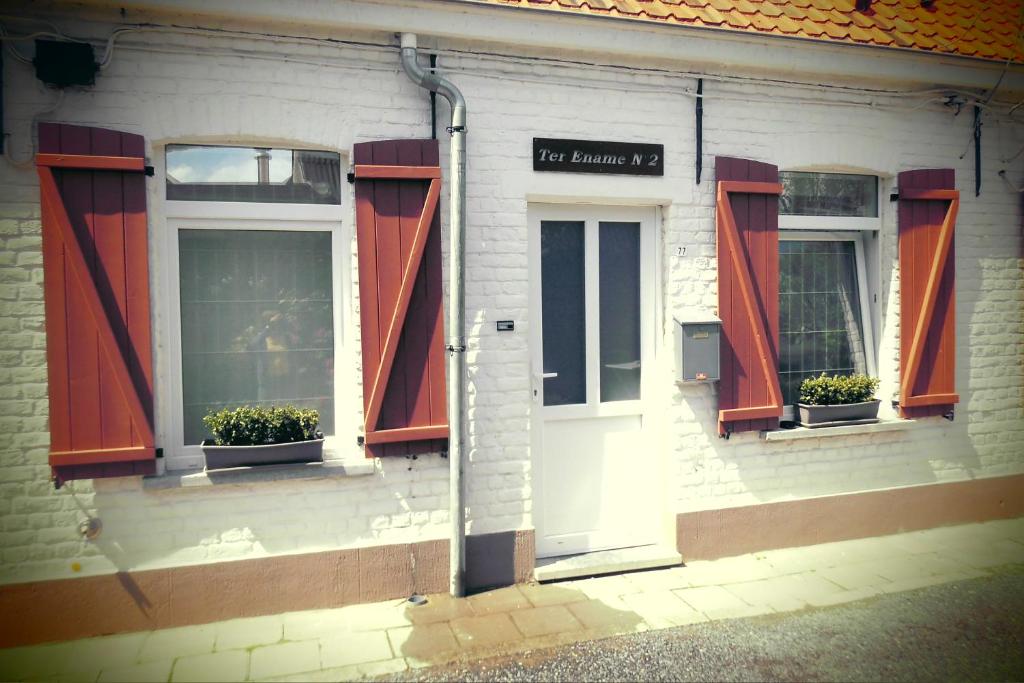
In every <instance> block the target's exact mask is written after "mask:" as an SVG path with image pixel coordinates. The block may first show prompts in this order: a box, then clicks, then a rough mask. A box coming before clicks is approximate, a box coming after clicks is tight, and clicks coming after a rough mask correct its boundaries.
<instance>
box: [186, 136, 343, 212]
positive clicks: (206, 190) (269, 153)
mask: <svg viewBox="0 0 1024 683" xmlns="http://www.w3.org/2000/svg"><path fill="white" fill-rule="evenodd" d="M167 198H168V199H173V200H186V201H214V202H278V203H285V204H340V203H341V156H340V155H339V154H338V153H336V152H315V151H309V150H291V149H269V148H253V147H211V146H198V145H168V146H167Z"/></svg>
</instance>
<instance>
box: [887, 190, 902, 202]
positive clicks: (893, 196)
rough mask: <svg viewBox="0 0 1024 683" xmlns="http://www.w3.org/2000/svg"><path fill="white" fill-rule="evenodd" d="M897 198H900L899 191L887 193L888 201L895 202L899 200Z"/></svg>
mask: <svg viewBox="0 0 1024 683" xmlns="http://www.w3.org/2000/svg"><path fill="white" fill-rule="evenodd" d="M899 199H900V193H899V192H893V193H892V194H891V195H889V201H890V202H896V201H899Z"/></svg>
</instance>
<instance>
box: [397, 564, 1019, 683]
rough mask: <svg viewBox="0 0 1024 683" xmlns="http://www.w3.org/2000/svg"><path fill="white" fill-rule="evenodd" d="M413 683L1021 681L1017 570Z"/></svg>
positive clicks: (446, 672) (504, 661) (444, 673)
mask: <svg viewBox="0 0 1024 683" xmlns="http://www.w3.org/2000/svg"><path fill="white" fill-rule="evenodd" d="M387 680H410V681H464V680H470V681H623V680H625V681H632V680H641V681H679V680H683V681H723V680H725V681H765V680H780V681H932V680H943V681H1022V680H1024V566H1013V567H1007V568H1005V570H1004V571H1003V572H1001V573H1000V574H999V575H997V576H993V577H986V578H982V579H973V580H970V581H961V582H957V583H952V584H946V585H943V586H935V587H932V588H925V589H921V590H916V591H910V592H907V593H900V594H896V595H886V596H880V597H877V598H872V599H870V600H864V601H861V602H857V603H853V604H849V605H842V606H838V607H828V608H822V609H809V610H804V611H801V612H791V613H787V614H778V615H771V616H764V617H756V618H751V619H735V620H729V621H719V622H714V623H707V624H699V625H695V626H684V627H679V628H672V629H665V630H660V631H653V632H647V633H637V634H632V635H628V636H618V637H615V638H609V639H606V640H599V641H591V642H587V643H579V644H576V645H570V646H566V647H559V648H553V649H547V650H534V651H532V652H528V653H524V654H520V655H517V656H515V657H502V658H494V659H489V660H481V661H477V662H473V663H468V664H456V665H450V666H445V667H437V668H432V669H421V670H418V671H410V672H406V673H404V674H402V675H400V676H397V677H388V679H387Z"/></svg>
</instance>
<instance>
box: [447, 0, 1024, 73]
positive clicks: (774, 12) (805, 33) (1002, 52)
mask: <svg viewBox="0 0 1024 683" xmlns="http://www.w3.org/2000/svg"><path fill="white" fill-rule="evenodd" d="M467 1H469V2H476V3H478V4H496V5H504V6H510V5H511V6H516V7H529V8H540V9H546V10H553V11H558V12H566V13H583V14H596V15H601V16H611V17H615V18H617V19H621V20H623V21H638V20H640V21H642V20H648V21H658V22H660V23H663V24H678V25H683V26H698V27H708V28H717V29H720V30H727V31H742V32H746V33H762V34H769V35H784V36H790V37H799V38H804V39H808V40H821V41H828V42H840V43H851V44H857V45H876V46H889V47H900V48H909V49H913V50H922V51H927V52H939V53H944V54H953V55H961V56H970V57H977V58H982V59H993V60H1000V61H1003V60H1007V59H1012V60H1013V61H1014V62H1020V63H1024V0H932V2H930V3H928V2H927V0H873V1H872V2H871V7H870V8H869V9H868V10H867V11H864V12H861V11H858V10H857V9H856V0H467Z"/></svg>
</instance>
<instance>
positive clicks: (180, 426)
mask: <svg viewBox="0 0 1024 683" xmlns="http://www.w3.org/2000/svg"><path fill="white" fill-rule="evenodd" d="M164 212H165V225H166V228H167V235H166V242H165V245H166V249H165V250H164V259H163V266H164V268H165V269H166V270H165V272H166V273H167V286H168V298H167V326H166V334H167V343H168V347H169V348H168V350H169V353H168V370H169V376H168V378H167V380H168V382H167V384H168V386H167V389H166V391H165V392H164V395H163V396H161V397H160V398H161V400H160V405H161V406H162V410H161V414H162V417H163V418H164V420H165V422H164V424H166V425H167V427H168V431H167V439H168V441H169V443H165V444H164V455H165V458H166V463H167V469H169V470H177V469H193V468H195V467H197V466H201V463H202V462H203V454H202V449H201V448H200V447H199V446H192V445H187V444H185V425H184V421H185V420H184V406H183V405H182V400H183V396H184V394H183V380H182V365H183V363H182V347H181V280H180V271H179V267H180V263H179V251H178V250H179V243H178V232H179V231H180V230H268V231H295V232H329V233H331V280H332V287H331V290H332V291H331V295H332V297H333V300H334V306H333V327H334V382H333V386H334V425H335V432H336V433H335V434H330V435H325V441H324V449H325V451H327V452H337V451H340V450H342V449H341V448H340V446H341V440H340V438H339V436H340V435H339V433H337V432H343V431H344V428H345V427H344V425H346V424H347V421H346V418H347V417H348V416H349V415H351V414H352V406H351V402H352V401H353V400H354V399H353V397H352V392H351V391H349V390H348V389H349V388H350V387H351V386H355V383H354V378H350V377H348V373H350V372H353V370H351V368H352V363H351V362H349V360H350V358H349V354H348V353H347V352H346V349H347V344H346V343H345V341H346V340H345V336H344V333H345V330H346V328H347V323H348V320H349V315H348V308H349V307H348V302H349V301H351V283H350V278H349V274H350V273H351V267H350V263H349V260H350V259H349V247H350V245H351V235H350V229H349V228H348V227H347V223H346V221H345V220H344V211H343V206H342V205H341V204H284V203H281V204H278V203H261V202H205V201H180V200H166V201H164ZM350 379H352V380H353V381H352V382H349V380H350ZM325 457H326V454H325Z"/></svg>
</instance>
